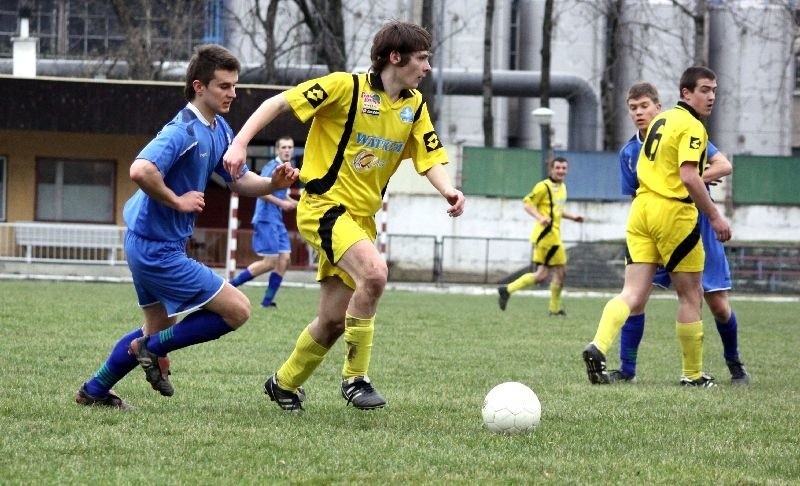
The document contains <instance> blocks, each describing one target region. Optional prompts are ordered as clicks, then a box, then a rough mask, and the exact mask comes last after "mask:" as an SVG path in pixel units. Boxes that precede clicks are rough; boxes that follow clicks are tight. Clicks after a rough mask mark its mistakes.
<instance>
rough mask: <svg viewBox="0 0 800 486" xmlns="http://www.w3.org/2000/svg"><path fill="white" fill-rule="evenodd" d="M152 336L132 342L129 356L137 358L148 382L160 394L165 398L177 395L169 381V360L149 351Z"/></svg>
mask: <svg viewBox="0 0 800 486" xmlns="http://www.w3.org/2000/svg"><path fill="white" fill-rule="evenodd" d="M148 339H150V336H143V337H140V338H137V339H134V340H133V341H131V344H130V346H129V347H128V354H130V355H132V356H135V357H136V360H137V361H138V362H139V365H140V366H141V367H142V369H143V370H144V376H145V378H147V382H148V383H150V386H152V387H153V390H156V391H157V392H158V393H160V394H162V395H163V396H165V397H171V396H172V395H173V394H174V393H175V389H174V388H172V383H170V381H169V375H170V371H169V358H168V357H166V356H163V357H162V356H157V355H156V354H155V353H151V352H150V351H148V350H147V340H148Z"/></svg>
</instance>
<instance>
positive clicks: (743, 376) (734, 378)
mask: <svg viewBox="0 0 800 486" xmlns="http://www.w3.org/2000/svg"><path fill="white" fill-rule="evenodd" d="M725 364H727V365H728V370H730V372H731V385H749V384H750V375H749V374H748V373H747V370H746V369H744V364H742V362H741V361H739V360H738V359H726V360H725Z"/></svg>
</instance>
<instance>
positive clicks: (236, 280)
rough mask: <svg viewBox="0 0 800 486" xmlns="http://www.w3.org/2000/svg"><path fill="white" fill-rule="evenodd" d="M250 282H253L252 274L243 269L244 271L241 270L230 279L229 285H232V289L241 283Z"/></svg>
mask: <svg viewBox="0 0 800 486" xmlns="http://www.w3.org/2000/svg"><path fill="white" fill-rule="evenodd" d="M251 280H253V274H252V273H250V270H248V269H247V268H245V269H244V270H242V273H240V274H239V275H237V276H235V277H233V278H232V279H231V281H230V284H231V285H233V286H234V287H238V286H240V285H242V284H243V283H245V282H249V281H251Z"/></svg>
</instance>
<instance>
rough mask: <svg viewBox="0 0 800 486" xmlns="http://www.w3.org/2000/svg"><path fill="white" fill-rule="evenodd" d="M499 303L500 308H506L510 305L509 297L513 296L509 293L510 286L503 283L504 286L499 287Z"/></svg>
mask: <svg viewBox="0 0 800 486" xmlns="http://www.w3.org/2000/svg"><path fill="white" fill-rule="evenodd" d="M497 293H498V296H497V305H499V306H500V310H502V311H504V310H506V306H507V305H508V298H509V297H511V294H509V293H508V287H506V286H505V285H503V286H502V287H497Z"/></svg>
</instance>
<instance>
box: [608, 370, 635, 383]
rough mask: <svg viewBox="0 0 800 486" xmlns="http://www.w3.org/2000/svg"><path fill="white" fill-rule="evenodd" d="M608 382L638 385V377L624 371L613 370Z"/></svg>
mask: <svg viewBox="0 0 800 486" xmlns="http://www.w3.org/2000/svg"><path fill="white" fill-rule="evenodd" d="M608 380H609V381H610V382H611V383H617V382H622V383H636V375H629V374H627V373H625V372H624V371H622V370H612V371H611V372H609V373H608Z"/></svg>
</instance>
